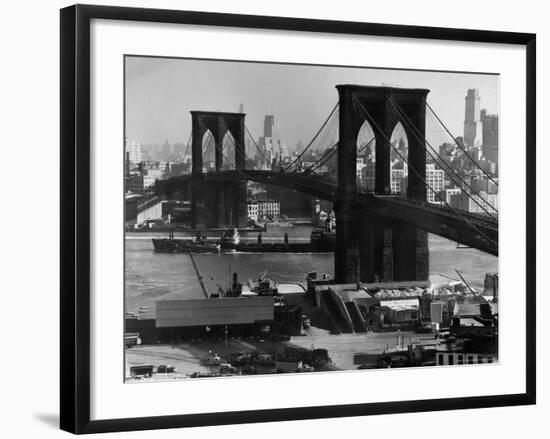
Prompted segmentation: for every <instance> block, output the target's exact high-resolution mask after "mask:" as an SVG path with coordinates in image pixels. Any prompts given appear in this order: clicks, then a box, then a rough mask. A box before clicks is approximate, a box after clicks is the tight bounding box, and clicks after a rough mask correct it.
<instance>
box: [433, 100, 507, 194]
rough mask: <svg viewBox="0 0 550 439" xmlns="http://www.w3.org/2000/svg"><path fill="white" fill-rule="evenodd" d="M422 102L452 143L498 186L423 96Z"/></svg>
mask: <svg viewBox="0 0 550 439" xmlns="http://www.w3.org/2000/svg"><path fill="white" fill-rule="evenodd" d="M424 103H425V104H426V106H427V107H428V108H429V110H430V111H431V112H432V114H433V115H434V116H435V118H436V119H437V120H438V121H439V123H440V124H441V126H442V127H443V128H444V129H445V131H447V134H449V136H450V137H451V139H452V140H453V143H454V144H455V145H456V146H458V147H459V148H460V149H461V150H462V152H463V153H464V155H466V157H468V158H469V159H470V160H471V161H472V163H473V164H474V166H476V167H477V168H478V169H479V170H481V172H483V174H485V176H486V177H487V178H488V179H489V180H491V181H492V182H493V183H494V184H495V185H496V186H497V187H498V182H497V181H496V180H494V179H493V177H491V175H490V174H489V173H488V172H487V171H486V170H485V169H483V167H482V166H481V165H480V164H479V163H478V162H477V161H476V160H475V159H474V158H473V157H472V156H471V155H470V153H469V152H468V151H467V150H466V148H464V147H463V146H462V145H461V144H460V143H459V142H457V141H456V137H454V136H453V133H451V131H450V130H449V129H448V128H447V126H446V125H445V124H444V123H443V121H442V120H441V119H440V118H439V116H438V115H437V113H436V112H435V110H434V109H433V108H432V107H431V106H430V104H428V101H427V100H426V99H425V98H424Z"/></svg>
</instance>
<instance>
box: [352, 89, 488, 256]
mask: <svg viewBox="0 0 550 439" xmlns="http://www.w3.org/2000/svg"><path fill="white" fill-rule="evenodd" d="M352 98H353V99H355V101H356V103H357V104H358V105H359V108H360V109H361V110H362V111H363V113H364V115H365V117H366V118H367V120H369V123H371V124H372V125H374V127H375V128H376V129H377V130H378V132H379V133H380V134H381V135H382V136H383V137H384V140H385V141H386V142H388V144H389V145H390V146H391V147H392V148H393V149H394V151H395V152H396V153H397V155H399V157H401V159H402V160H403V161H404V162H405V163H407V166H408V167H409V168H410V169H411V170H412V171H413V172H414V173H415V174H416V176H417V177H418V178H419V179H420V180H421V181H422V182H423V183H424V184H425V185H426V187H428V188H429V189H430V190H431V191H432V192H433V193H434V195H435V196H436V197H437V198H439V199H440V200H441V201H442V202H443V203H444V204H446V205H447V207H448V208H449V209H450V210H452V211H453V212H454V213H455V214H456V215H458V216H459V217H460V218H462V219H463V220H464V221H465V222H466V223H467V224H468V225H470V227H472V229H474V230H475V231H476V232H478V233H479V234H480V235H483V236H484V237H485V238H486V239H487V240H489V241H490V242H492V243H493V244H494V245H496V246H498V242H496V241H495V240H494V239H492V238H491V237H490V236H488V235H487V234H486V233H484V232H483V231H481V230H479V228H477V227H476V226H475V225H474V224H473V223H472V222H471V221H469V220H468V218H466V217H465V216H464V215H462V214H461V213H460V212H459V211H458V210H456V209H455V208H453V207H452V206H450V205H449V204H448V203H447V202H446V201H445V200H442V199H441V196H440V195H439V194H438V193H437V192H436V191H435V190H434V189H433V188H432V187H431V186H430V185H429V184H428V182H427V181H426V180H425V179H424V178H422V176H421V175H420V173H419V172H418V171H417V170H416V169H415V168H414V167H413V166H411V165H409V163H408V161H407V160H406V159H405V157H404V156H403V155H402V154H401V153H400V152H399V150H398V149H397V148H395V146H393V145H392V143H391V141H390V139H388V137H387V136H386V135H385V134H384V132H383V131H382V130H381V129H380V127H379V126H378V124H377V123H376V121H375V120H374V119H373V118H372V116H371V115H370V113H369V112H368V111H367V109H366V108H365V107H364V105H363V104H362V103H361V101H360V100H359V98H358V97H357V96H355V93H352Z"/></svg>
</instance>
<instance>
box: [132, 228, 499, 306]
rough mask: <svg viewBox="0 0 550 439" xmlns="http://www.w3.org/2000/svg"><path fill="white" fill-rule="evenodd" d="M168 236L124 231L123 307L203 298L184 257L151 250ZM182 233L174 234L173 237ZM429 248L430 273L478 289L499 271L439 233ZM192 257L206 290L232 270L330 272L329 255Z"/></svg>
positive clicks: (279, 235) (296, 278)
mask: <svg viewBox="0 0 550 439" xmlns="http://www.w3.org/2000/svg"><path fill="white" fill-rule="evenodd" d="M311 230H312V227H309V226H294V227H269V228H268V231H267V232H263V233H262V238H263V241H264V242H269V241H282V239H283V236H284V234H285V233H288V237H289V241H290V242H292V241H298V240H299V241H309V236H310V233H311ZM166 236H167V233H148V232H138V233H127V234H126V255H125V266H126V273H125V275H126V279H125V282H126V288H125V290H126V291H125V294H126V311H128V312H136V311H138V310H139V308H140V307H142V306H144V307H148V308H154V302H155V301H156V300H160V299H185V298H201V297H204V295H203V293H202V290H201V288H200V285H199V282H198V279H197V276H196V274H195V271H194V269H193V266H192V263H191V260H190V258H189V256H188V255H186V254H182V253H176V254H167V253H155V252H154V250H153V244H152V242H151V238H152V237H161V238H162V237H166ZM184 236H185V235H183V234H176V238H179V237H184ZM187 236H190V235H187ZM212 236H216V235H215V234H213V235H212ZM243 239H245V240H247V239H253V240H256V239H257V233H251V234H248V235H243ZM429 247H430V274H431V275H436V274H438V275H443V276H447V277H451V278H453V279H458V276H457V274H456V272H455V269H458V270H460V271H461V272H463V275H464V277H465V278H466V280H467V281H468V282H469V283H470V284H471V285H472V286H474V287H477V288H479V289H480V290H482V289H483V279H484V277H485V273H487V272H492V271H498V258H497V257H494V256H490V255H487V254H484V253H482V252H480V251H478V250H474V249H469V248H460V249H457V248H456V244H455V243H454V242H452V241H448V240H446V239H444V238H441V237H439V236H435V235H429ZM194 258H195V260H196V262H197V265H198V267H199V270H200V272H201V274H202V276H203V278H204V281H205V283H206V285H207V288H208V290H209V291H210V292H216V291H217V290H218V285H220V286H222V287H224V288H226V287H228V286H229V284H230V282H231V277H230V275H231V273H233V272H237V273H238V274H239V279H240V281H241V282H244V281H246V280H247V279H249V278H253V277H257V276H258V275H259V274H260V273H262V272H264V271H267V273H268V276H269V277H270V278H271V279H273V280H275V281H278V282H282V283H288V282H304V283H305V275H306V273H308V272H310V271H317V273H319V274H324V273H328V274H332V273H333V272H334V255H333V254H332V253H321V254H288V253H220V254H196V255H194Z"/></svg>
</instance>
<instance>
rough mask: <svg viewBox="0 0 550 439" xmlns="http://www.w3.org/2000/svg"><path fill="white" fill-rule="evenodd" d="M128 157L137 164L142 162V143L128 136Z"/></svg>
mask: <svg viewBox="0 0 550 439" xmlns="http://www.w3.org/2000/svg"><path fill="white" fill-rule="evenodd" d="M126 157H127V158H128V160H129V162H130V163H133V164H137V163H139V162H141V145H140V143H139V142H138V141H137V140H130V139H128V138H126Z"/></svg>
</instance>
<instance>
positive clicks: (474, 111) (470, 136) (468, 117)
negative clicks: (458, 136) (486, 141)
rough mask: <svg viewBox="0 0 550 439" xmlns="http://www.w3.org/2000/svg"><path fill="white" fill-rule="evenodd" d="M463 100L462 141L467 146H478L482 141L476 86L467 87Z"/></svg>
mask: <svg viewBox="0 0 550 439" xmlns="http://www.w3.org/2000/svg"><path fill="white" fill-rule="evenodd" d="M465 100H466V106H465V107H466V109H465V112H464V113H465V115H464V143H465V144H466V146H468V147H476V148H479V147H481V144H482V143H483V126H482V124H481V109H480V107H479V101H480V97H479V90H478V89H477V88H471V89H469V90H468V93H467V94H466V98H465Z"/></svg>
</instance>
